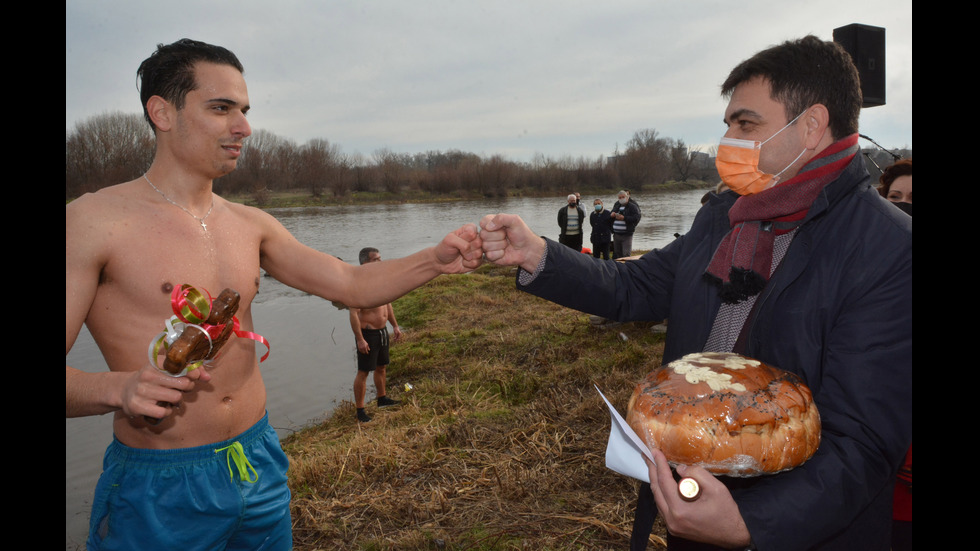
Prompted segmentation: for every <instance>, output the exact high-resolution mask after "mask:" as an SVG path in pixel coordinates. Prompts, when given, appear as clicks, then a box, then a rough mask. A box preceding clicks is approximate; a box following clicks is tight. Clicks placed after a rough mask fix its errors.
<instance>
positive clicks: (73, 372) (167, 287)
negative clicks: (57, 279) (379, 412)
mask: <svg viewBox="0 0 980 551" xmlns="http://www.w3.org/2000/svg"><path fill="white" fill-rule="evenodd" d="M138 75H139V77H140V81H141V91H140V94H141V101H142V104H143V106H144V115H145V116H146V119H147V121H149V123H150V125H151V127H152V128H153V130H154V133H155V135H156V153H155V157H154V160H153V163H152V165H151V166H150V168H149V170H147V172H146V174H145V175H144V176H141V177H140V178H137V179H136V180H133V181H131V182H127V183H123V184H119V185H116V186H113V187H108V188H105V189H102V190H100V191H98V192H97V193H92V194H87V195H85V196H83V197H81V198H79V199H77V200H75V201H73V202H72V203H71V204H69V205H68V207H67V208H66V216H65V230H66V232H65V234H66V235H65V353H66V354H67V353H68V351H69V350H70V349H71V347H72V345H73V344H74V342H75V339H76V338H77V336H78V333H79V330H80V329H81V326H82V324H83V323H85V324H87V325H88V327H89V330H90V331H91V333H92V336H93V337H94V339H95V341H96V343H97V344H98V345H99V348H100V350H101V351H102V354H103V356H104V357H105V360H106V363H107V364H108V367H109V371H107V372H100V373H85V372H82V371H79V370H77V369H73V368H72V367H69V366H66V367H65V415H66V417H79V416H86V415H101V414H105V413H113V415H114V421H113V431H114V434H115V439H114V442H113V443H112V444H111V445H110V447H109V449H108V450H107V452H106V460H105V470H104V472H103V475H102V477H101V478H100V481H99V486H98V488H97V490H96V497H95V500H94V501H93V505H92V519H91V522H90V527H91V529H90V535H89V540H88V549H89V551H95V550H97V549H144V550H146V549H214V548H222V549H256V548H259V547H260V546H261V548H263V549H289V548H291V545H292V537H291V530H290V526H291V522H290V517H289V490H288V488H287V487H286V467H287V466H288V461H287V460H286V457H285V455H284V454H283V452H282V449H281V447H280V446H279V443H278V438H277V437H276V434H275V431H274V430H273V429H272V428H271V427H269V425H268V422H267V419H266V405H265V403H266V389H265V383H264V382H263V380H262V375H261V373H260V371H259V367H258V362H257V360H256V349H255V343H254V342H253V341H252V340H249V339H245V338H236V337H232V338H231V339H230V340H229V341H228V342H227V344H226V345H225V347H224V348H223V349H222V354H221V356H220V358H219V359H218V360H217V361H215V362H214V364H213V365H211V366H209V367H207V368H202V369H197V370H194V371H191V372H189V373H188V374H187V375H185V376H181V377H171V376H169V375H168V374H166V373H163V372H161V371H158V370H157V369H155V368H153V367H150V366H149V365H148V361H147V356H146V354H147V346H148V345H149V343H150V341H151V340H152V339H153V338H154V336H155V335H157V334H158V333H159V332H160V331H161V330H162V328H163V323H164V320H166V319H167V318H169V317H170V316H171V314H172V310H171V305H170V293H171V290H172V289H173V287H174V286H179V285H181V284H184V283H189V284H191V285H194V286H196V287H198V288H202V289H206V290H208V291H210V292H212V293H214V294H217V293H218V292H220V291H221V290H222V289H224V288H226V287H230V288H232V289H235V290H237V291H238V292H239V293H240V295H241V303H240V306H239V309H238V313H237V317H238V319H239V321H240V323H241V329H242V330H245V331H253V323H252V308H251V305H252V299H253V298H254V297H255V295H256V293H257V292H258V289H259V281H260V277H259V274H260V268H261V269H264V270H265V271H266V272H268V273H269V274H270V275H272V276H273V277H275V278H276V279H278V280H279V281H281V282H283V283H285V284H287V285H290V286H292V287H295V288H297V289H301V290H303V291H306V292H309V293H312V294H315V295H318V296H320V297H323V298H325V299H327V300H340V301H342V302H344V303H345V304H348V305H351V306H355V307H373V306H377V305H379V304H387V303H389V302H391V301H392V300H394V299H395V298H397V297H399V296H401V295H402V294H404V293H406V292H408V291H410V290H412V289H414V288H415V287H417V286H419V285H421V284H422V283H425V282H426V281H429V280H430V279H432V278H434V277H436V276H437V275H439V274H444V273H462V272H466V271H469V270H471V269H473V268H475V267H476V266H477V265H479V263H480V257H481V255H482V250H481V244H480V241H479V237H478V235H477V232H476V229H475V227H472V225H470V226H464V227H462V228H460V229H458V230H456V231H455V232H453V233H451V234H449V235H447V236H446V237H445V238H444V239H443V240H442V241H441V242H440V243H439V244H438V245H436V246H435V247H432V248H429V249H426V250H423V251H420V252H418V253H416V254H413V255H411V256H409V257H406V258H401V259H396V260H390V261H387V262H385V263H384V265H383V266H382V265H381V264H379V263H369V264H367V265H364V266H351V265H349V264H347V263H345V262H342V261H340V260H338V259H336V258H334V257H332V256H329V255H326V254H323V253H320V252H318V251H316V250H314V249H311V248H309V247H306V246H304V245H302V244H301V243H299V242H298V241H297V240H296V239H295V238H294V237H293V236H292V235H291V234H290V233H289V232H288V231H287V230H286V229H285V228H284V227H283V226H282V225H281V224H280V223H279V222H278V221H277V220H276V219H275V218H273V217H272V216H270V215H269V214H267V213H265V212H263V211H261V210H258V209H255V208H250V207H246V206H243V205H239V204H235V203H230V202H228V201H226V200H224V199H222V198H221V197H218V196H217V195H215V194H214V193H212V181H213V180H214V179H215V178H218V177H221V176H224V175H225V174H228V173H229V172H231V171H232V170H234V169H235V166H236V164H237V162H238V158H239V156H240V155H241V153H242V143H243V141H244V140H245V138H246V137H248V136H249V134H251V128H250V127H249V124H248V122H247V121H246V119H245V114H246V113H247V112H248V110H249V97H248V91H247V89H246V86H245V80H244V78H243V74H242V66H241V63H240V62H239V61H238V59H237V58H236V57H235V55H234V54H233V53H231V52H230V51H228V50H226V49H224V48H221V47H217V46H212V45H208V44H204V43H201V42H196V41H191V40H181V41H178V42H176V43H174V44H171V45H166V46H164V45H160V46H159V47H158V48H157V51H156V52H155V53H154V54H153V55H152V56H150V57H149V58H148V59H147V60H146V61H144V62H143V64H142V65H141V66H140V68H139V71H138ZM145 417H150V418H156V419H162V420H161V421H160V422H159V423H158V424H150V423H148V422H147V421H146V420H145ZM232 463H234V464H235V465H236V466H237V467H238V468H237V469H235V472H234V475H232V469H231V464H232ZM230 475H232V476H230ZM160 486H163V487H164V488H165V490H166V491H163V489H161V488H160Z"/></svg>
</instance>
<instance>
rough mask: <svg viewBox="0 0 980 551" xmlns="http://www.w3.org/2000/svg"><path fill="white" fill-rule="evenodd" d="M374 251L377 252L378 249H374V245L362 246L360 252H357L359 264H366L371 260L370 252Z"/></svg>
mask: <svg viewBox="0 0 980 551" xmlns="http://www.w3.org/2000/svg"><path fill="white" fill-rule="evenodd" d="M376 252H378V249H375V248H374V247H364V248H363V249H361V252H359V253H357V260H358V261H359V262H360V263H361V264H367V263H368V262H370V261H371V253H376Z"/></svg>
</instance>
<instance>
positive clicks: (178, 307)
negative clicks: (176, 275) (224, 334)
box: [170, 283, 272, 363]
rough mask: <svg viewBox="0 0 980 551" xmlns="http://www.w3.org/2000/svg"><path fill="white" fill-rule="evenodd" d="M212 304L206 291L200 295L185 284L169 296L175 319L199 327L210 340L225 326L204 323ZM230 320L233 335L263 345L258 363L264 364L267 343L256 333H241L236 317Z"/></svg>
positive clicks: (176, 288) (267, 355)
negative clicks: (262, 354) (263, 349)
mask: <svg viewBox="0 0 980 551" xmlns="http://www.w3.org/2000/svg"><path fill="white" fill-rule="evenodd" d="M205 296H206V298H205ZM213 302H214V298H213V297H212V296H211V293H209V292H208V291H207V290H206V289H205V290H204V291H203V293H202V291H200V290H198V289H197V287H194V286H193V285H188V284H187V283H184V284H183V285H181V286H179V287H174V290H173V293H171V295H170V305H171V307H172V308H173V311H174V315H176V316H177V319H179V320H180V321H182V322H184V323H189V324H192V325H197V326H199V327H200V328H201V329H204V330H205V331H207V332H208V334H209V335H211V338H212V339H214V338H216V337H217V336H218V335H220V334H221V331H222V330H223V329H224V328H225V325H226V324H223V323H222V324H217V325H212V324H210V323H207V322H206V321H205V320H207V319H208V316H210V315H211V304H212V303H213ZM231 319H232V324H233V325H232V332H233V333H234V334H235V336H237V337H241V338H245V339H251V340H253V341H257V342H260V343H262V344H264V345H265V348H266V351H265V355H264V356H262V358H260V359H259V363H262V362H264V361H265V359H266V358H268V357H269V353H270V352H271V351H272V347H271V346H270V345H269V341H268V340H266V338H265V337H263V336H262V335H259V334H258V333H253V332H252V331H242V330H241V329H240V324H239V322H238V316H232V318H231Z"/></svg>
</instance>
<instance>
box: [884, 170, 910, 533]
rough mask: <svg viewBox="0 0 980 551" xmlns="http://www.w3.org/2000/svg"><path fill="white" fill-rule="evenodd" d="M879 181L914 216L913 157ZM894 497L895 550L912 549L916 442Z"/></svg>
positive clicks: (889, 196)
mask: <svg viewBox="0 0 980 551" xmlns="http://www.w3.org/2000/svg"><path fill="white" fill-rule="evenodd" d="M878 182H879V185H878V193H880V194H881V196H882V197H884V198H885V199H888V200H889V201H891V202H892V204H893V205H895V206H896V207H898V208H899V209H901V210H902V212H904V213H906V214H908V215H909V216H912V159H902V160H900V161H898V162H896V163H895V164H893V165H891V166H890V167H888V168H886V169H885V171H884V172H882V173H881V177H879V178H878ZM909 299H910V300H911V297H909ZM911 405H912V404H911V403H910V404H909V407H911ZM892 499H893V501H894V503H893V505H892V551H912V446H909V451H908V453H907V454H905V460H904V461H903V462H902V466H901V468H899V470H898V479H897V481H896V482H895V494H894V496H893V498H892Z"/></svg>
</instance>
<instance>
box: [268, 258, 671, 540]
mask: <svg viewBox="0 0 980 551" xmlns="http://www.w3.org/2000/svg"><path fill="white" fill-rule="evenodd" d="M395 310H396V313H397V315H398V319H399V322H400V323H401V325H402V327H403V328H404V329H406V339H405V340H404V341H403V342H402V343H399V344H397V345H395V346H393V347H392V356H391V367H389V371H388V382H389V388H390V389H391V392H390V394H391V395H393V396H394V397H395V398H397V399H400V400H402V401H403V405H402V406H400V407H398V408H388V409H385V410H381V411H378V410H376V409H375V408H372V407H369V410H368V411H369V414H371V415H373V416H374V420H373V421H372V422H370V423H367V424H363V425H361V424H358V423H357V422H356V421H355V420H354V410H353V405H352V404H350V403H349V402H345V403H344V404H343V405H341V406H340V407H339V408H338V409H337V410H336V411H335V413H334V415H333V416H332V417H331V418H330V419H328V420H326V421H325V422H324V423H322V424H320V425H317V426H313V427H310V428H308V429H306V430H303V431H301V432H299V433H297V434H295V435H294V436H291V437H289V438H288V439H287V440H286V441H285V442H284V448H285V450H286V453H287V454H288V455H289V458H290V473H289V474H290V487H291V489H292V492H293V502H292V508H293V522H294V532H293V533H294V541H295V545H296V549H297V550H299V551H302V550H313V549H351V550H369V549H370V550H389V549H391V550H393V549H433V550H441V549H448V550H457V549H459V550H462V549H467V550H490V549H534V550H547V549H589V550H591V549H624V548H626V547H627V546H628V542H629V533H630V529H631V526H632V512H633V506H634V504H635V501H636V484H637V483H636V482H635V481H633V480H631V479H628V478H626V477H623V476H620V475H617V474H615V473H613V472H612V471H609V470H607V469H606V468H605V446H606V439H607V437H608V433H609V414H608V411H607V410H606V407H605V405H604V404H603V402H602V400H601V398H600V397H599V396H598V394H597V393H596V392H595V389H594V388H593V387H592V385H593V383H596V384H598V385H599V387H600V388H602V390H603V392H604V393H605V394H606V396H607V397H609V399H610V400H611V401H612V402H613V403H614V404H616V405H617V406H618V407H619V408H620V410H621V411H622V412H623V413H625V405H626V403H627V401H628V399H629V395H630V393H631V392H632V389H633V386H634V385H635V383H636V382H637V381H638V380H639V379H640V378H641V377H642V376H643V375H644V374H646V373H647V372H648V371H649V370H650V369H652V368H653V367H654V366H656V365H659V362H660V356H661V353H662V350H663V335H662V334H659V333H655V332H654V331H652V330H651V327H652V326H653V325H654V324H652V323H634V324H624V325H618V326H614V327H609V328H596V327H593V326H591V325H590V324H589V322H588V316H586V315H585V314H582V313H580V312H575V311H572V310H569V309H566V308H562V307H560V306H556V305H554V304H551V303H549V302H546V301H543V300H541V299H537V298H535V297H532V296H530V295H526V294H524V293H519V292H517V291H516V290H515V289H514V276H513V271H512V269H509V268H497V267H489V266H485V267H483V268H480V269H479V270H477V271H476V272H475V273H473V274H470V275H465V276H452V277H447V276H443V277H440V278H437V279H436V280H434V281H433V282H431V283H429V284H428V285H426V286H424V287H422V288H420V289H418V290H416V291H414V292H412V293H410V294H409V295H407V296H405V297H403V298H402V299H400V300H398V301H397V302H396V303H395ZM405 383H411V384H412V385H413V386H414V389H413V390H412V391H410V392H406V391H405V390H404V385H405ZM370 394H371V393H370V391H369V395H370ZM655 548H657V547H656V546H651V549H655Z"/></svg>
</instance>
